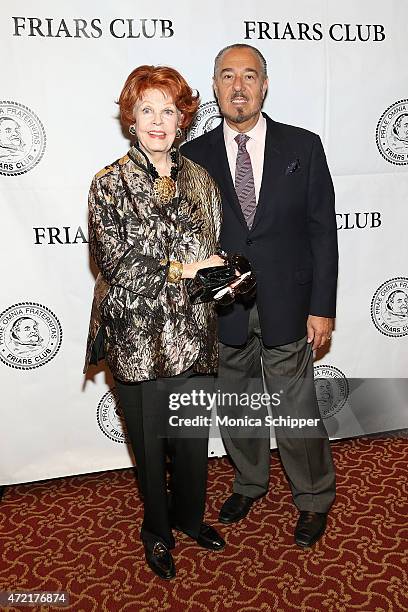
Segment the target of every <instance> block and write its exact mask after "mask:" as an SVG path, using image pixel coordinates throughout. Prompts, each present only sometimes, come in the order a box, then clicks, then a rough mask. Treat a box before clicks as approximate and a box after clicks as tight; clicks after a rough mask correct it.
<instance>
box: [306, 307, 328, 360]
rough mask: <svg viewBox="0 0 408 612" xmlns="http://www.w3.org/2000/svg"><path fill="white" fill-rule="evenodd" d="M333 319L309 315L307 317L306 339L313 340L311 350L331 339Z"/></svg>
mask: <svg viewBox="0 0 408 612" xmlns="http://www.w3.org/2000/svg"><path fill="white" fill-rule="evenodd" d="M333 324H334V319H329V318H327V317H316V316H315V315H309V316H308V318H307V341H308V343H309V344H310V343H311V342H313V350H314V351H315V350H316V349H318V348H321V347H322V346H324V345H325V344H326V342H328V341H329V340H330V339H331V335H332V331H333Z"/></svg>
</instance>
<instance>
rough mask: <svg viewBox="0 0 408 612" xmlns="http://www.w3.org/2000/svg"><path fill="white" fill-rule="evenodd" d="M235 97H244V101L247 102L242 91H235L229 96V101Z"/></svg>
mask: <svg viewBox="0 0 408 612" xmlns="http://www.w3.org/2000/svg"><path fill="white" fill-rule="evenodd" d="M236 98H244V100H245V101H246V102H248V98H247V97H246V95H245V94H243V93H242V91H236V92H235V93H234V94H233V95H232V96H231V102H233V101H234V100H235V99H236Z"/></svg>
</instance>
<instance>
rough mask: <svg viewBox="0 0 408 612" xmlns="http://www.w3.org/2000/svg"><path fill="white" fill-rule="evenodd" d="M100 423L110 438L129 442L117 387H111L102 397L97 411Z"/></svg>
mask: <svg viewBox="0 0 408 612" xmlns="http://www.w3.org/2000/svg"><path fill="white" fill-rule="evenodd" d="M96 418H97V419H98V425H99V427H100V429H101V431H102V433H104V434H105V436H106V437H107V438H109V440H113V442H122V443H127V438H126V433H125V432H126V428H125V421H124V418H123V416H122V412H121V409H120V405H119V400H118V397H117V395H116V391H115V389H110V391H108V392H107V393H105V395H104V396H103V397H102V399H101V401H100V402H99V404H98V409H97V411H96Z"/></svg>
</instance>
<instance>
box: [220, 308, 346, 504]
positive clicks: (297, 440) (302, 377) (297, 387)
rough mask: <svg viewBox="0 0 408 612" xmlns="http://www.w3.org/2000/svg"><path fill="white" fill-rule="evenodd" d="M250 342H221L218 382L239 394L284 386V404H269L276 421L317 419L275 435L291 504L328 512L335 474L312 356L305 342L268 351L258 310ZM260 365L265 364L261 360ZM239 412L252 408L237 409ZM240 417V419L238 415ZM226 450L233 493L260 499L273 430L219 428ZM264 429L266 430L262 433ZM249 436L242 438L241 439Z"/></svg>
mask: <svg viewBox="0 0 408 612" xmlns="http://www.w3.org/2000/svg"><path fill="white" fill-rule="evenodd" d="M248 331H249V333H248V340H247V342H246V344H245V345H243V346H239V347H237V346H228V345H226V344H223V343H220V367H219V380H220V382H221V385H222V386H225V384H226V385H227V386H229V387H230V388H231V386H233V387H234V388H235V390H236V391H239V392H243V391H245V389H246V390H247V392H250V391H251V390H254V388H255V387H256V384H257V383H256V381H258V386H259V385H262V372H263V375H264V386H265V387H266V389H264V390H265V391H267V392H269V393H270V394H272V393H273V392H276V391H280V390H281V388H282V387H284V394H286V395H282V397H284V401H283V402H282V403H281V404H280V405H277V406H273V405H271V411H272V416H273V417H274V418H277V417H279V416H280V415H282V416H285V417H286V416H288V415H289V416H291V417H292V418H299V419H300V418H306V419H318V425H317V427H314V428H313V431H312V430H309V433H307V432H305V433H302V430H300V431H299V430H298V431H291V430H290V429H288V428H285V427H276V428H275V436H276V441H277V445H278V450H279V454H280V458H281V461H282V464H283V467H284V469H285V472H286V475H287V477H288V480H289V483H290V487H291V490H292V495H293V499H294V502H295V505H296V507H297V508H298V509H299V510H301V511H302V510H310V511H314V512H327V511H328V510H329V508H330V506H331V504H332V503H333V500H334V497H335V486H336V485H335V473H334V466H333V461H332V456H331V451H330V444H329V440H328V437H327V432H326V429H325V427H324V425H323V422H322V421H321V418H320V412H319V407H318V404H317V399H316V392H315V387H314V381H313V352H312V348H311V345H310V344H308V343H307V338H306V337H304V338H302V339H301V340H297V341H296V342H291V343H289V344H285V345H282V346H274V347H267V346H265V345H264V343H263V341H262V336H261V329H260V324H259V317H258V311H257V308H256V306H254V307H253V308H252V309H251V312H250V318H249V330H248ZM261 360H262V361H261ZM217 410H218V414H219V415H220V417H221V418H222V416H223V415H227V414H228V415H229V416H231V408H229V409H228V408H226V407H225V406H222V405H219V406H218V409H217ZM235 411H236V412H241V416H242V412H243V411H244V412H245V414H248V409H243V408H241V407H240V406H236V407H235ZM266 415H267V408H266V406H262V407H261V408H259V409H258V410H257V411H256V415H255V416H257V417H258V418H260V419H262V422H264V419H265V417H266ZM235 416H239V414H238V415H237V414H235ZM220 429H221V435H222V438H223V442H224V445H225V447H226V450H227V452H228V454H229V456H230V458H231V460H232V462H233V464H234V467H235V481H234V487H233V490H234V492H235V493H240V494H241V495H246V496H248V497H254V498H255V497H259V496H261V495H263V494H264V493H266V491H267V490H268V482H269V458H270V454H269V449H270V440H269V428H266V427H265V428H263V429H264V431H263V432H260V431H259V427H256V426H255V427H253V429H252V430H251V428H250V427H249V428H245V433H244V434H243V432H242V431H241V432H240V431H239V430H237V428H236V427H231V426H229V425H221V426H220ZM261 429H262V428H261ZM243 435H244V436H245V437H242V436H243Z"/></svg>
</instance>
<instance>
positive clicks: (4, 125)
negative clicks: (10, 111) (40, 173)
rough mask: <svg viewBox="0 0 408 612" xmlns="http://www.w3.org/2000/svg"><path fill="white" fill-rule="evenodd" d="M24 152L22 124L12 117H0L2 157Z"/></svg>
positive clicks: (0, 150) (0, 154)
mask: <svg viewBox="0 0 408 612" xmlns="http://www.w3.org/2000/svg"><path fill="white" fill-rule="evenodd" d="M23 152H24V142H23V140H22V138H21V131H20V125H19V124H18V123H17V121H14V119H11V118H10V117H1V118H0V157H16V156H18V155H21V154H22V153H23Z"/></svg>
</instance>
